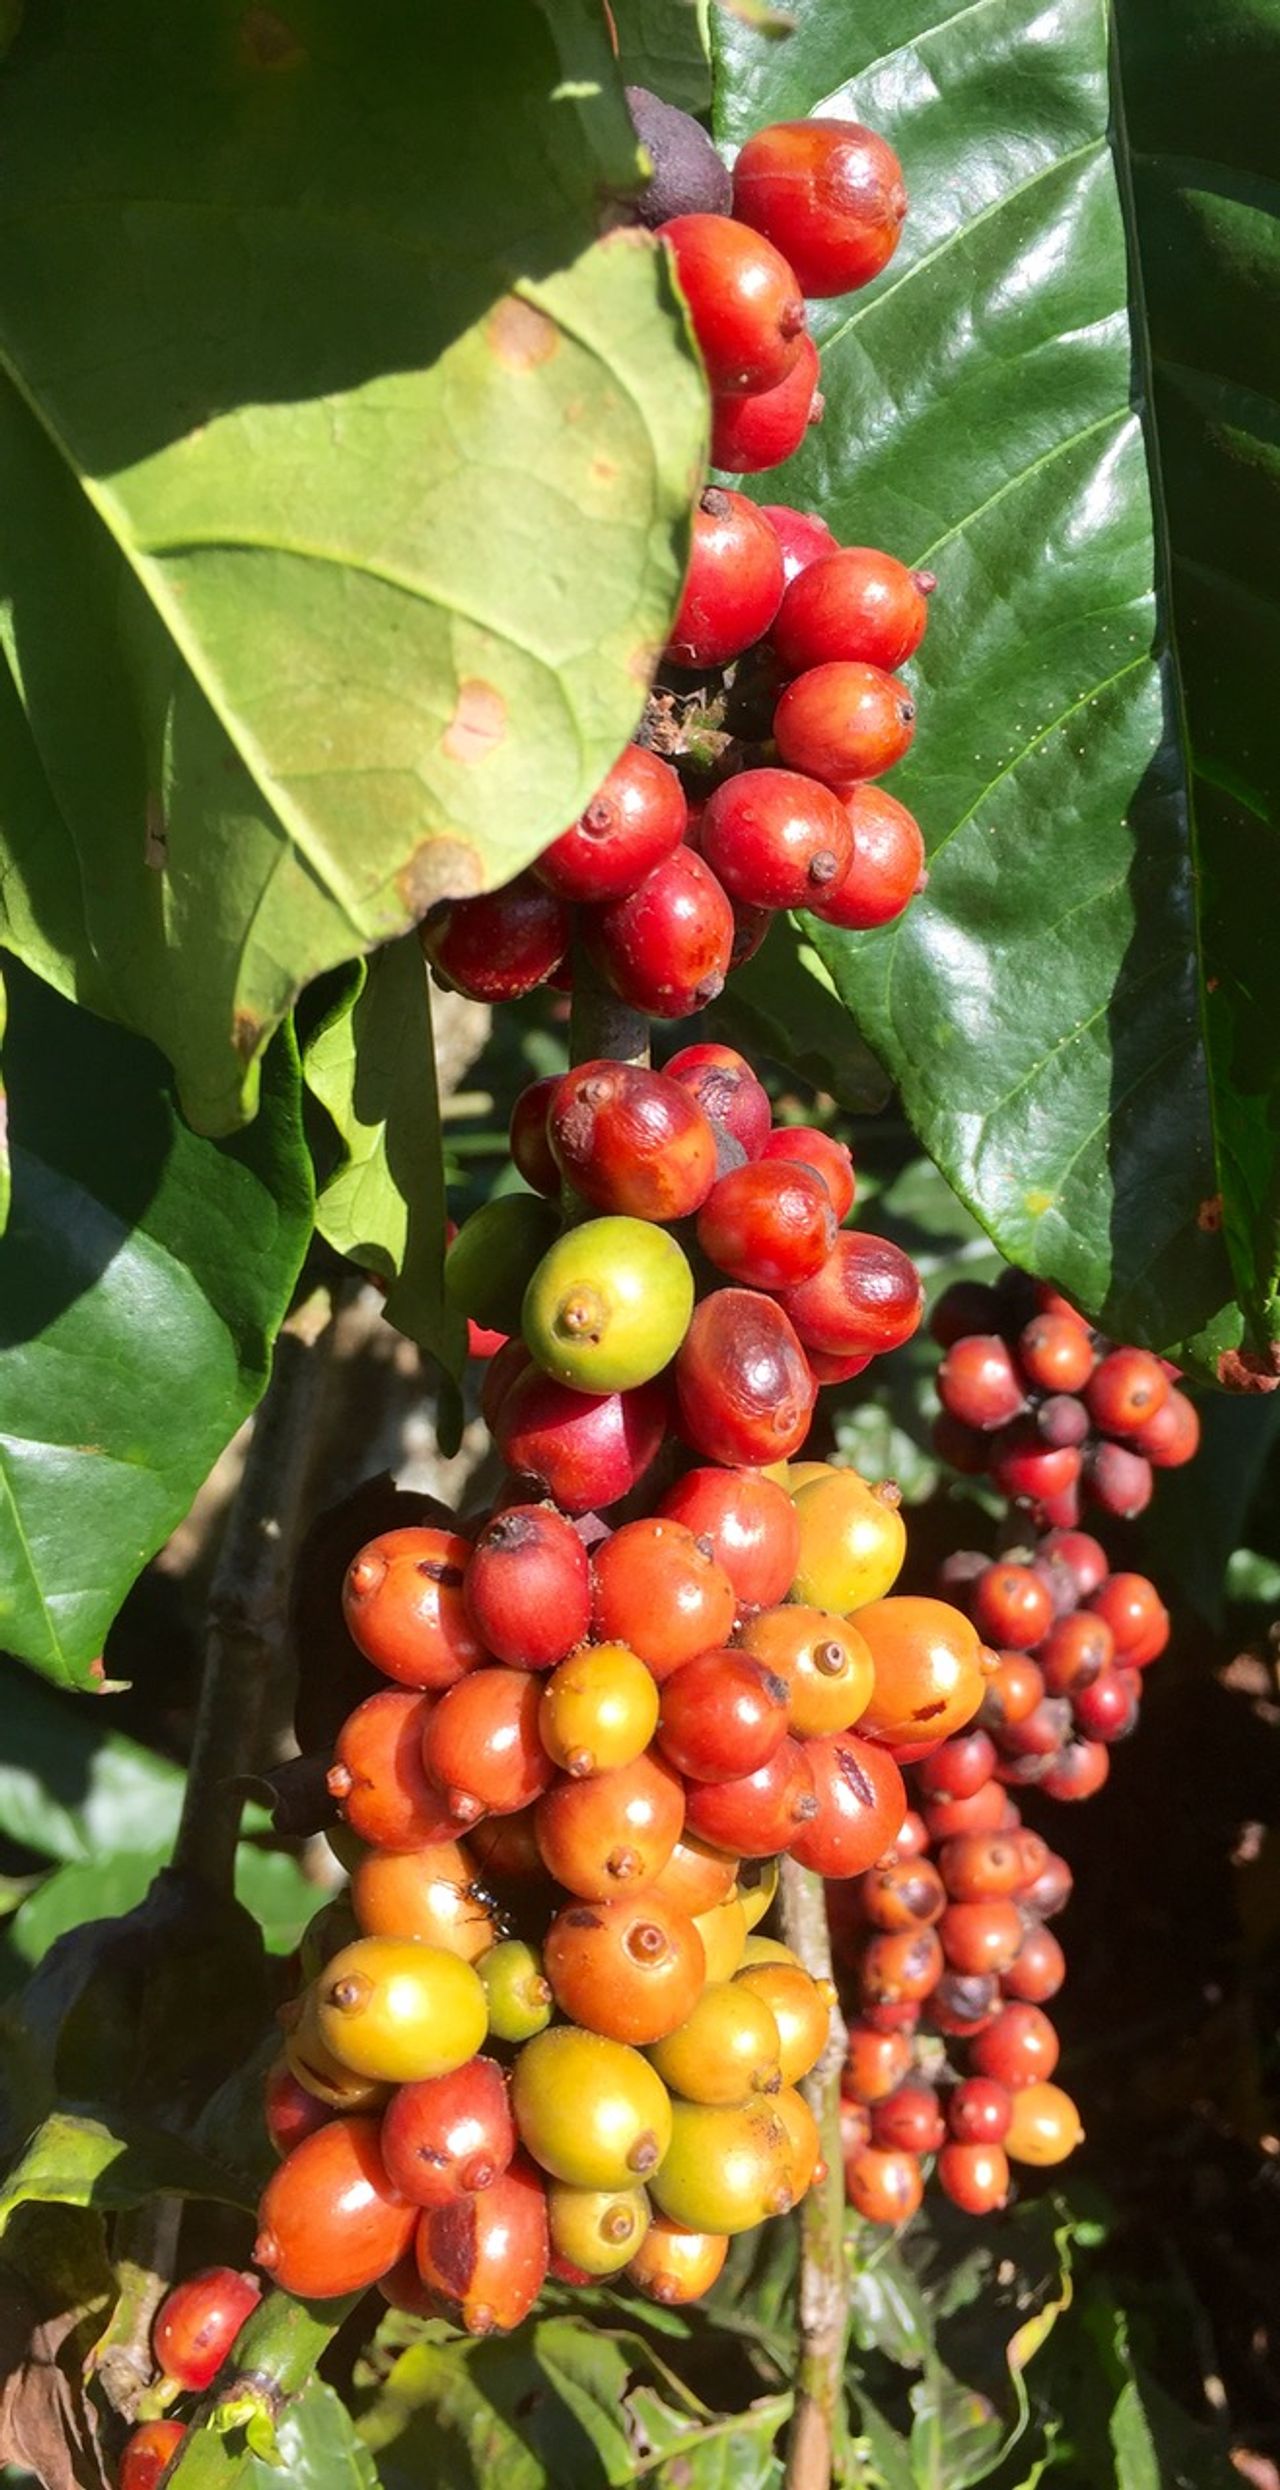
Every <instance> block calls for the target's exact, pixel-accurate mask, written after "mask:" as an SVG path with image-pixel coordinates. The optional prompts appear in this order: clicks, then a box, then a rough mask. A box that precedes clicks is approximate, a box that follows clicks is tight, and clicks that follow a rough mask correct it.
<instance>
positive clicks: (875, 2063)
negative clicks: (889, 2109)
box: [841, 2022, 911, 2102]
mask: <svg viewBox="0 0 1280 2490" xmlns="http://www.w3.org/2000/svg"><path fill="white" fill-rule="evenodd" d="M910 2068H911V2043H910V2041H909V2040H908V2039H907V2038H906V2036H905V2035H904V2034H903V2033H901V2032H876V2031H873V2030H872V2029H871V2026H870V2025H869V2024H866V2023H858V2022H855V2023H851V2024H850V2026H849V2037H848V2044H847V2049H846V2058H845V2068H844V2072H843V2075H842V2077H841V2082H842V2084H843V2087H844V2090H845V2091H846V2092H847V2093H848V2094H849V2095H850V2098H851V2099H852V2100H854V2101H867V2102H872V2101H884V2100H887V2099H888V2097H889V2094H890V2093H891V2092H895V2091H896V2090H897V2087H898V2085H899V2084H900V2083H902V2082H904V2081H905V2079H906V2077H907V2075H908V2073H909V2072H910Z"/></svg>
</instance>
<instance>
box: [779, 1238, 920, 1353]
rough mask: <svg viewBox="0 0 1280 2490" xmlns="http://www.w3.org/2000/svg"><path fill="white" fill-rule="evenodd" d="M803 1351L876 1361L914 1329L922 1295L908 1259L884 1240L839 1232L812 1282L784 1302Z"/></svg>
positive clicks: (793, 1290) (789, 1294) (805, 1282)
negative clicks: (867, 1358) (812, 1350)
mask: <svg viewBox="0 0 1280 2490" xmlns="http://www.w3.org/2000/svg"><path fill="white" fill-rule="evenodd" d="M785 1303H786V1309H787V1312H788V1314H789V1315H790V1317H791V1320H792V1322H793V1323H794V1324H795V1327H796V1330H797V1332H798V1333H799V1335H800V1338H801V1340H802V1341H803V1342H804V1344H805V1346H806V1348H813V1349H820V1350H823V1351H825V1352H826V1353H827V1355H829V1356H832V1357H848V1356H851V1355H857V1354H860V1355H866V1356H868V1357H879V1356H881V1355H883V1353H884V1352H885V1351H886V1350H887V1349H899V1348H901V1347H902V1344H903V1342H904V1341H906V1340H909V1339H910V1338H911V1335H912V1333H913V1332H914V1331H915V1330H916V1329H917V1328H918V1326H919V1322H920V1317H921V1315H922V1313H923V1311H924V1289H923V1287H922V1285H921V1281H920V1274H919V1272H918V1271H917V1269H916V1267H915V1264H914V1263H913V1261H912V1260H911V1257H910V1255H909V1254H904V1253H903V1251H902V1248H901V1246H900V1245H894V1244H893V1243H892V1242H891V1241H890V1239H889V1238H888V1237H883V1236H870V1235H868V1234H867V1232H866V1230H865V1229H861V1228H852V1229H844V1230H842V1231H841V1233H840V1235H839V1236H838V1237H837V1238H836V1241H835V1244H834V1245H833V1247H832V1249H831V1252H830V1253H829V1255H828V1256H827V1259H826V1261H825V1262H824V1263H823V1264H822V1265H821V1267H820V1268H819V1269H818V1270H817V1271H815V1273H814V1274H813V1277H812V1278H811V1279H807V1280H802V1281H801V1282H800V1284H799V1286H798V1287H795V1288H790V1289H788V1290H787V1291H786V1296H785Z"/></svg>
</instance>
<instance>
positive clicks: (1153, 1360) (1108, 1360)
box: [1085, 1349, 1169, 1435]
mask: <svg viewBox="0 0 1280 2490" xmlns="http://www.w3.org/2000/svg"><path fill="white" fill-rule="evenodd" d="M1168 1398H1169V1378H1168V1376H1167V1375H1166V1373H1165V1371H1164V1368H1163V1366H1162V1365H1161V1363H1160V1360H1159V1358H1158V1357H1152V1356H1151V1354H1150V1351H1149V1350H1147V1349H1113V1350H1112V1351H1111V1353H1110V1356H1108V1357H1104V1358H1103V1360H1102V1363H1101V1365H1100V1366H1095V1368H1094V1370H1093V1373H1092V1374H1091V1375H1090V1377H1089V1380H1088V1384H1087V1386H1086V1388H1085V1399H1086V1401H1087V1402H1088V1404H1089V1414H1090V1416H1091V1417H1092V1419H1093V1421H1094V1424H1095V1425H1096V1426H1099V1427H1101V1428H1102V1430H1103V1432H1104V1434H1107V1435H1132V1434H1133V1433H1134V1431H1135V1429H1137V1428H1138V1427H1142V1426H1145V1425H1146V1424H1147V1423H1148V1421H1149V1420H1150V1419H1152V1418H1154V1417H1155V1415H1156V1412H1157V1410H1160V1409H1163V1407H1164V1404H1165V1402H1166V1401H1167V1400H1168Z"/></svg>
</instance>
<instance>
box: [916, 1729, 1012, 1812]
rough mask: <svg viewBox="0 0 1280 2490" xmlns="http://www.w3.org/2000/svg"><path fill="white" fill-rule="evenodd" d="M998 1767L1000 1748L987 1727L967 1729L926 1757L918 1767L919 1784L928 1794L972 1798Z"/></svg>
mask: <svg viewBox="0 0 1280 2490" xmlns="http://www.w3.org/2000/svg"><path fill="white" fill-rule="evenodd" d="M995 1768H996V1751H995V1748H994V1746H993V1745H992V1743H991V1740H990V1738H989V1737H988V1736H987V1733H986V1731H985V1729H966V1730H963V1731H961V1732H959V1733H958V1734H957V1735H956V1736H954V1737H950V1738H948V1739H947V1741H946V1744H945V1745H944V1746H940V1747H939V1748H938V1750H937V1752H936V1754H933V1755H926V1756H925V1757H924V1759H923V1761H922V1762H921V1763H920V1764H918V1765H917V1767H916V1785H917V1787H918V1788H919V1789H921V1790H923V1792H924V1794H925V1797H926V1798H951V1799H959V1798H972V1797H973V1796H974V1795H975V1793H976V1792H977V1791H978V1790H980V1789H982V1788H983V1787H984V1786H985V1784H986V1783H987V1782H988V1781H990V1779H991V1775H992V1773H993V1772H994V1771H995Z"/></svg>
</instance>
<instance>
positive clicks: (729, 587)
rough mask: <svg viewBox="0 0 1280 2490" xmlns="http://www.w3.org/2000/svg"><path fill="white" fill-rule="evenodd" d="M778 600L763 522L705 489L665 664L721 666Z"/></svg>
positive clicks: (742, 504)
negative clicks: (667, 662)
mask: <svg viewBox="0 0 1280 2490" xmlns="http://www.w3.org/2000/svg"><path fill="white" fill-rule="evenodd" d="M781 598H782V550H781V547H780V546H779V543H778V540H777V537H776V536H775V535H774V532H773V529H772V528H771V527H770V525H769V522H768V520H767V519H762V518H761V516H760V513H759V511H758V510H757V509H756V506H755V503H754V502H750V501H748V500H747V498H746V496H745V494H743V493H730V492H727V491H726V490H725V489H724V488H723V486H721V485H718V484H712V485H708V487H707V489H706V491H705V492H704V493H703V495H702V498H701V500H700V501H699V503H698V507H697V509H696V510H695V512H694V514H693V540H692V545H691V548H690V553H689V568H688V571H687V573H686V574H685V583H684V589H683V592H682V594H681V598H680V603H679V606H678V608H677V611H676V618H675V621H674V622H673V624H672V626H671V637H670V639H669V640H668V642H667V658H668V661H669V662H670V663H671V664H673V665H677V666H696V667H704V666H727V665H728V664H729V663H730V662H731V660H732V659H733V658H735V657H740V656H741V655H742V652H743V650H744V649H748V648H751V647H753V646H754V644H755V642H756V641H757V640H759V639H761V638H762V637H763V635H764V633H765V632H766V631H767V630H768V628H769V625H770V623H771V622H772V620H773V618H774V615H775V614H776V613H777V610H778V606H779V604H780V602H781ZM699 836H701V833H699Z"/></svg>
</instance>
